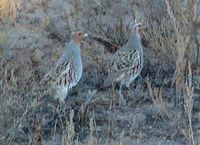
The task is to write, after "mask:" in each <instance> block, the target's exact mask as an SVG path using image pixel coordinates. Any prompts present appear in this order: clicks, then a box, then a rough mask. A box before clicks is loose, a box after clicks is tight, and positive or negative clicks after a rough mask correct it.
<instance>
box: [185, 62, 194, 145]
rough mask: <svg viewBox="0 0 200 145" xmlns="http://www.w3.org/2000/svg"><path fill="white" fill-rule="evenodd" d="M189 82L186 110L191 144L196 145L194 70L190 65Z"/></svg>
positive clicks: (187, 84)
mask: <svg viewBox="0 0 200 145" xmlns="http://www.w3.org/2000/svg"><path fill="white" fill-rule="evenodd" d="M188 71H189V73H188V80H187V81H186V82H185V95H184V108H185V112H186V114H187V116H188V122H189V139H190V141H191V144H192V145H194V135H193V129H192V108H193V93H194V87H193V86H192V70H191V65H190V63H189V64H188Z"/></svg>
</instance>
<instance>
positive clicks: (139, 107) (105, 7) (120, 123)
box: [0, 0, 199, 145]
mask: <svg viewBox="0 0 200 145" xmlns="http://www.w3.org/2000/svg"><path fill="white" fill-rule="evenodd" d="M22 2H23V1H20V0H15V1H14V0H1V1H0V19H1V20H3V21H4V23H6V25H7V26H9V27H10V28H13V25H11V24H10V23H9V21H8V22H7V19H10V20H11V21H12V23H20V21H17V19H18V9H19V8H20V5H21V4H24V3H22ZM65 2H66V1H65ZM123 2H127V3H125V4H123ZM123 2H122V1H121V2H117V1H115V2H113V1H110V0H103V1H99V0H94V1H90V0H81V1H77V0H75V1H73V0H69V1H67V3H65V4H67V8H66V7H64V6H62V5H59V6H60V7H58V8H57V2H56V3H54V2H53V1H51V0H50V1H42V2H38V3H37V1H35V2H33V3H31V5H30V6H29V7H27V8H26V7H25V9H27V10H26V11H25V12H27V13H28V14H30V15H28V16H26V15H25V14H24V15H25V16H24V15H22V16H20V15H19V17H20V18H21V20H22V21H23V20H24V21H25V24H26V26H24V25H23V24H21V23H20V27H22V28H20V29H22V30H23V31H22V32H26V33H30V34H27V35H26V33H25V34H24V33H22V34H21V33H20V32H21V31H20V30H18V31H17V32H15V31H14V32H12V33H11V34H9V33H10V29H9V30H8V31H6V32H5V31H4V32H0V47H1V49H0V50H1V52H2V53H0V62H1V64H0V66H1V68H3V69H1V70H0V78H1V80H0V92H2V93H1V97H0V102H1V103H0V110H1V111H0V120H1V121H0V128H1V130H0V144H1V143H2V144H15V143H16V144H23V143H24V144H38V145H39V144H58V145H66V144H67V145H73V144H80V145H82V144H89V145H96V144H109V145H110V144H113V145H115V144H119V145H123V144H126V145H128V144H144V142H145V141H146V143H148V144H151V142H150V140H153V141H152V144H159V143H158V142H157V141H155V138H156V137H158V138H159V140H161V141H163V142H164V143H163V142H162V144H165V143H166V144H167V143H168V142H167V141H172V144H176V143H177V144H181V143H182V142H179V141H180V140H181V141H183V142H184V143H185V144H189V143H190V144H191V145H194V144H195V143H196V144H198V141H196V140H195V138H198V135H197V131H196V130H197V129H198V124H199V121H196V120H195V119H194V115H193V113H194V112H196V113H199V108H198V106H197V107H196V108H194V107H195V105H194V104H195V103H194V101H195V97H194V96H195V95H194V94H195V91H194V86H193V80H192V79H193V78H192V75H193V74H192V73H193V70H192V67H191V66H193V65H195V59H192V58H196V57H197V56H196V55H193V54H195V53H196V50H195V49H196V47H195V44H196V43H197V42H196V41H195V39H193V38H195V37H196V35H195V34H196V30H197V29H198V28H199V25H197V22H196V21H197V15H198V13H197V3H198V0H186V1H184V2H183V1H182V0H176V1H174V0H165V1H161V2H160V4H157V3H156V1H152V0H134V5H133V6H132V4H133V2H132V1H131V0H124V1H123ZM111 5H112V6H113V8H111V7H110V6H111ZM127 5H128V6H129V9H128V8H127V7H128V6H127ZM43 6H44V7H45V10H44V9H43V8H44V7H43ZM41 7H42V8H41ZM62 7H64V8H63V9H61V8H62ZM125 8H127V11H128V12H129V11H130V13H131V14H130V13H128V14H127V12H123V10H125ZM37 9H38V11H37ZM41 9H42V10H41ZM118 9H119V10H118ZM43 10H44V11H43ZM36 12H41V13H39V14H43V15H44V17H42V18H41V19H40V17H39V16H38V15H36ZM22 13H23V10H22ZM52 13H53V14H56V15H55V16H54V15H53V16H54V17H53V18H52ZM32 15H34V16H32ZM43 15H41V16H43ZM125 15H129V16H130V17H129V18H130V19H131V20H130V22H131V21H132V19H134V18H136V19H137V20H138V21H142V22H143V23H144V24H145V26H146V29H145V32H146V33H145V34H146V37H147V39H146V41H147V45H145V48H144V53H145V63H147V62H148V61H149V64H148V63H147V64H146V65H145V66H144V70H143V74H142V79H141V80H140V81H139V84H138V85H137V86H136V87H135V88H134V85H133V87H132V88H133V89H134V90H133V94H132V93H129V94H127V93H126V90H125V91H124V94H125V97H124V99H125V101H126V102H127V105H126V106H120V105H119V104H118V103H116V104H115V107H112V105H113V102H112V101H113V100H112V99H113V95H114V93H115V91H117V89H116V88H117V87H116V88H113V90H112V91H113V92H111V91H110V92H109V89H105V90H103V91H102V92H98V91H96V90H98V88H95V87H96V86H97V87H99V86H100V85H99V82H101V80H104V76H105V75H104V74H106V69H105V68H106V66H104V62H106V61H107V60H108V58H109V57H110V56H111V55H112V53H114V52H115V51H116V49H117V48H118V47H120V46H122V45H123V44H125V42H126V41H127V39H128V36H129V30H130V26H131V24H129V23H128V22H125V21H124V16H125ZM38 17H39V18H38ZM25 19H28V20H25ZM37 19H40V20H38V21H37ZM54 19H55V20H54ZM34 20H35V21H36V22H35V23H34ZM53 20H54V21H55V24H54V25H55V26H58V29H55V28H54V27H53V28H51V30H52V31H51V30H50V28H49V27H50V25H51V23H53V22H54V21H53ZM24 21H23V22H24ZM30 21H31V24H30V25H31V30H30V32H29V31H28V30H29V28H30V27H29V26H28V25H29V22H30ZM60 21H61V22H60ZM23 22H22V23H23ZM60 23H61V24H60ZM65 23H68V24H66V27H61V28H62V29H61V31H58V30H59V28H60V27H59V26H63V25H64V24H65ZM7 26H5V27H6V28H7ZM23 26H24V28H23ZM38 26H39V28H38ZM1 27H3V25H2V26H1ZM32 28H35V29H36V30H37V31H36V32H35V31H32V30H34V29H32ZM64 28H66V29H64ZM80 29H83V30H85V31H87V30H89V31H90V32H91V33H92V34H95V36H97V38H101V39H102V40H105V41H107V42H109V43H108V44H105V43H103V45H102V44H100V43H99V41H98V42H96V41H93V40H90V41H89V42H87V41H85V42H84V44H83V49H82V51H83V60H84V76H83V78H82V80H81V82H80V83H79V85H77V87H76V88H74V89H73V91H72V93H71V94H70V97H69V98H67V100H66V102H65V105H64V106H62V105H59V104H58V103H57V102H56V101H55V100H52V99H51V96H48V95H44V92H43V89H44V88H43V87H41V86H39V85H38V82H39V81H40V79H41V78H42V76H43V74H44V72H46V71H47V68H48V67H47V66H50V65H51V64H53V62H54V61H55V59H54V55H58V54H60V53H61V52H62V47H61V45H62V43H63V40H65V41H66V40H68V39H66V38H68V37H69V36H68V35H69V34H68V33H67V32H71V31H72V30H73V31H74V30H80ZM61 32H63V33H67V35H63V36H64V37H63V36H62V35H61ZM15 33H20V34H19V37H16V42H18V43H20V44H19V45H17V46H13V47H14V48H11V49H10V48H9V46H10V45H8V44H6V43H7V41H8V40H9V39H11V38H13V37H10V35H12V36H13V35H14V36H15ZM5 34H6V35H5ZM37 34H41V36H39V39H37V37H36V36H38V35H37ZM50 35H51V36H50ZM56 35H57V36H56ZM43 38H45V39H43ZM59 38H62V40H60V39H59ZM40 39H41V40H42V41H40ZM11 40H13V39H11ZM27 41H28V42H31V44H30V45H29V43H26V42H27ZM8 42H10V41H8ZM13 43H14V42H13ZM18 43H17V44H18ZM40 43H42V44H43V43H45V44H44V45H41V46H42V47H39V44H40ZM14 44H15V43H14ZM27 44H28V45H27ZM31 47H33V48H34V49H32V48H31ZM106 48H107V49H106ZM148 48H150V49H148ZM37 49H39V50H40V51H39V53H40V52H41V51H42V52H44V53H45V55H42V54H41V55H39V56H41V57H40V60H37V61H35V60H34V61H33V60H32V59H33V53H34V55H35V51H36V50H37ZM16 50H17V51H16ZM107 50H109V51H110V52H111V53H107ZM7 51H8V52H9V53H13V55H11V57H8V56H9V55H8V54H9V53H8V54H7V53H6V52H7ZM84 53H85V54H84ZM191 56H192V57H191ZM36 58H37V57H36ZM100 60H101V61H100ZM190 62H191V64H190ZM187 66H188V67H187ZM163 70H165V73H163V72H164V71H163ZM186 74H187V75H186ZM147 75H148V76H149V78H147V82H146V81H144V80H146V79H144V78H145V77H146V76H147ZM172 76H174V77H172ZM165 80H166V81H167V82H168V83H165ZM40 97H41V98H40ZM45 98H47V99H45ZM135 98H136V99H135ZM138 98H139V99H138ZM135 100H136V101H135ZM197 100H198V98H197ZM155 108H156V109H155ZM154 109H155V110H154ZM160 115H161V116H162V117H160ZM46 116H50V117H49V118H48V119H49V120H48V119H47V120H45V121H44V118H45V117H46ZM163 116H165V117H163ZM195 125H196V126H195ZM182 130H187V133H185V134H184V133H182V132H181V131H182ZM184 135H185V136H184ZM126 140H128V141H127V142H126ZM166 140H167V141H166ZM165 141H166V142H165ZM184 143H183V144H184Z"/></svg>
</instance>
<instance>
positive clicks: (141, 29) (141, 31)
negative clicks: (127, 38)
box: [139, 26, 147, 38]
mask: <svg viewBox="0 0 200 145" xmlns="http://www.w3.org/2000/svg"><path fill="white" fill-rule="evenodd" d="M144 29H145V27H144V26H142V28H140V30H139V32H140V33H141V34H142V35H143V36H144V37H145V38H147V36H146V34H145V31H144Z"/></svg>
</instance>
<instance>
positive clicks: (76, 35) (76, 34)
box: [72, 31, 88, 45]
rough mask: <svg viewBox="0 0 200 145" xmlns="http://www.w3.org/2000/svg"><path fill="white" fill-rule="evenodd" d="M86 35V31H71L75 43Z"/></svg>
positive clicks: (78, 42)
mask: <svg viewBox="0 0 200 145" xmlns="http://www.w3.org/2000/svg"><path fill="white" fill-rule="evenodd" d="M85 37H88V34H87V33H83V32H81V31H78V32H72V39H73V40H74V42H75V43H77V44H78V45H80V44H81V41H82V40H83V38H85Z"/></svg>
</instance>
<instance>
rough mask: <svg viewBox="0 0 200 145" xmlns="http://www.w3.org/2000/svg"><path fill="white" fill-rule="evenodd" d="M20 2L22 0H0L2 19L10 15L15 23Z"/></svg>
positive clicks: (0, 17) (0, 15) (0, 16)
mask: <svg viewBox="0 0 200 145" xmlns="http://www.w3.org/2000/svg"><path fill="white" fill-rule="evenodd" d="M20 4H21V0H0V19H5V18H7V17H10V18H11V20H12V22H13V23H15V22H16V18H17V10H18V8H19V6H20Z"/></svg>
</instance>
